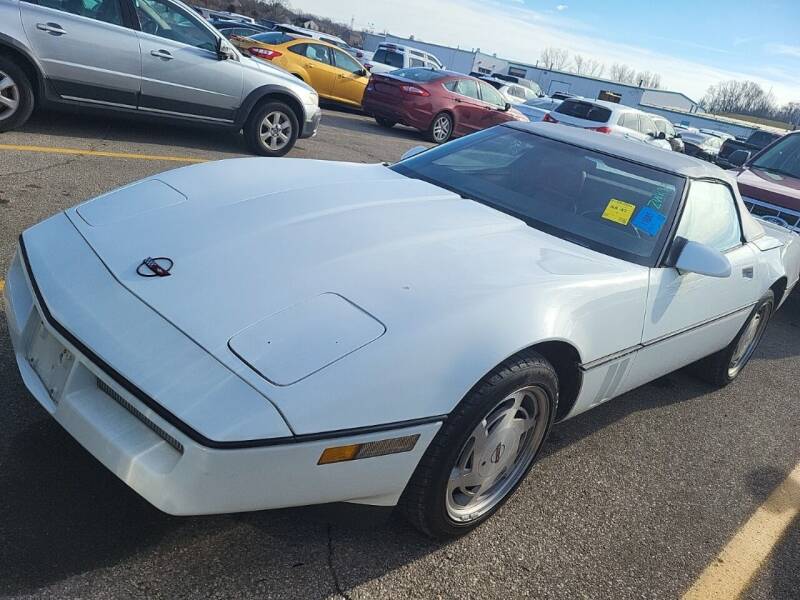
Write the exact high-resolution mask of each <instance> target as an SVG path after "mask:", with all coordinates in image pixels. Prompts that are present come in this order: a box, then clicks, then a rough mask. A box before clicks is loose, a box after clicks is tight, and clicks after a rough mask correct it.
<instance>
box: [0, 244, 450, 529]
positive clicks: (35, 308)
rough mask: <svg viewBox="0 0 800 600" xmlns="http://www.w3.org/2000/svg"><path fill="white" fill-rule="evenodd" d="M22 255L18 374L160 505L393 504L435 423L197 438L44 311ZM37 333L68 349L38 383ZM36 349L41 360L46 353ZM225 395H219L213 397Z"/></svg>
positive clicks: (12, 290) (15, 313) (13, 287)
mask: <svg viewBox="0 0 800 600" xmlns="http://www.w3.org/2000/svg"><path fill="white" fill-rule="evenodd" d="M25 263H26V260H25V259H24V257H23V255H22V252H21V251H18V252H17V255H16V256H15V257H14V259H13V261H12V264H11V268H10V271H9V274H8V278H7V283H6V287H5V290H4V296H5V310H6V315H7V321H8V327H9V332H10V336H11V341H12V344H13V347H14V353H15V357H16V360H17V364H18V366H19V370H20V373H21V375H22V378H23V381H24V382H25V384H26V386H27V387H28V389H29V390H30V392H31V394H32V395H33V396H34V397H35V398H36V399H37V401H38V402H39V403H40V404H41V405H42V406H43V407H44V408H45V410H47V411H48V413H50V415H51V416H52V417H53V418H54V419H55V420H56V421H58V422H59V423H60V424H61V425H62V426H63V427H64V429H65V430H66V431H67V432H68V433H69V434H70V435H72V436H73V437H74V438H75V439H76V440H77V441H78V442H79V443H80V444H81V445H82V446H83V447H84V448H86V449H87V450H88V451H89V452H90V453H91V454H92V455H93V456H94V457H95V458H97V459H98V460H99V461H100V462H101V463H103V464H104V465H105V466H106V467H107V468H108V469H109V470H111V471H112V472H113V473H115V474H116V475H117V476H118V477H119V478H120V479H122V480H123V481H124V482H125V483H127V484H128V485H129V486H130V487H131V488H133V489H134V490H135V491H136V492H137V493H139V494H140V495H141V496H142V497H144V498H145V499H146V500H148V501H149V502H150V503H151V504H153V505H154V506H156V507H157V508H159V509H161V510H162V511H164V512H167V513H170V514H174V515H194V514H213V513H228V512H239V511H250V510H261V509H269V508H281V507H287V506H298V505H306V504H321V503H328V502H342V501H345V502H346V501H350V502H359V503H365V504H375V505H393V504H396V502H397V500H398V499H399V496H400V494H401V493H402V491H403V488H404V487H405V485H406V483H407V481H408V479H409V478H410V477H411V474H412V473H413V471H414V469H415V468H416V465H417V463H418V462H419V460H420V458H421V456H422V454H423V453H424V451H425V449H426V448H427V446H428V444H429V443H430V441H431V440H432V438H433V436H434V435H435V434H436V432H437V430H438V428H439V426H440V423H438V422H434V423H430V422H428V423H422V424H415V425H408V424H406V425H404V426H398V428H397V429H394V430H391V431H387V430H384V429H382V430H377V431H372V432H350V433H347V432H342V434H341V435H338V436H319V439H317V438H315V436H305V437H303V438H295V437H289V438H286V437H282V438H277V439H275V440H274V442H275V443H269V441H264V440H260V441H259V442H260V443H259V444H257V445H254V444H250V443H248V442H247V441H244V442H242V443H240V444H237V443H235V442H234V443H218V442H214V441H213V440H204V439H202V436H201V439H197V437H196V436H194V435H192V434H191V428H189V431H188V432H187V430H186V428H185V427H182V426H180V422H179V421H176V420H175V419H174V417H173V418H168V416H169V413H166V414H165V411H164V410H163V408H162V409H161V410H158V408H159V407H158V406H154V405H152V404H150V403H146V402H144V401H143V399H142V395H141V392H140V390H139V388H137V387H136V386H135V385H134V383H131V382H130V381H129V380H127V379H124V376H123V375H121V374H120V371H124V369H122V368H121V367H120V366H119V365H115V366H112V365H111V364H108V363H106V362H105V361H104V360H103V359H102V358H100V357H99V356H97V354H95V351H94V350H93V349H90V348H88V347H86V346H84V345H83V343H82V342H81V341H80V340H78V339H77V338H75V337H74V336H73V335H72V334H71V333H70V331H69V329H67V328H68V327H69V323H60V322H59V321H57V320H56V318H55V317H54V312H55V314H59V313H58V311H57V310H56V309H55V308H53V311H54V312H51V308H49V307H48V300H47V298H46V297H44V296H43V295H42V294H43V292H42V291H40V290H39V288H38V286H37V284H36V279H35V272H34V271H33V270H32V269H31V268H30V266H29V265H26V264H25ZM90 298H91V297H90V296H88V295H87V296H86V300H87V301H90ZM102 312H103V311H98V313H99V314H100V315H102ZM100 325H102V326H106V325H108V324H107V323H102V324H100ZM34 335H38V336H51V337H52V339H53V340H55V343H56V344H57V345H58V348H63V349H65V350H66V351H67V354H66V355H67V356H68V359H69V360H68V362H67V364H66V366H65V367H64V376H63V377H62V378H60V379H59V381H60V383H59V384H58V385H53V384H52V382H51V381H48V385H47V386H45V384H44V383H43V382H44V379H45V378H43V377H40V375H38V374H37V370H36V369H35V368H34V366H33V364H32V363H35V362H37V360H38V359H39V358H40V356H39V355H38V354H37V352H39V351H38V350H35V346H33V345H32V338H33V336H34ZM40 354H41V358H42V360H44V359H45V358H46V356H45V354H46V353H45V352H41V353H40ZM39 368H40V372H41V367H39ZM175 385H177V382H175ZM225 401H226V399H225V398H217V402H218V403H223V402H225ZM412 434H419V436H420V437H419V439H418V441H417V443H416V445H415V446H414V448H413V449H412V450H411V451H408V452H404V453H399V454H391V455H386V456H379V457H374V458H366V459H362V460H355V461H351V462H342V463H336V464H328V465H318V464H317V462H318V460H319V458H320V455H321V454H322V452H323V450H324V449H325V448H328V447H332V446H342V445H348V444H353V443H364V442H368V441H378V440H384V439H387V438H393V437H399V436H404V435H412ZM209 444H211V445H209Z"/></svg>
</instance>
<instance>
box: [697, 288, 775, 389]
mask: <svg viewBox="0 0 800 600" xmlns="http://www.w3.org/2000/svg"><path fill="white" fill-rule="evenodd" d="M774 310H775V294H774V293H773V292H772V290H767V293H766V294H764V295H763V296H762V297H761V300H759V301H758V303H757V304H756V305H755V307H754V308H753V310H752V311H751V312H750V316H749V317H748V318H747V321H746V322H745V324H744V325H743V326H742V328H741V330H740V331H739V333H738V334H736V337H735V338H733V341H732V342H731V343H730V344H728V346H727V347H725V348H723V349H722V350H720V351H719V352H715V353H714V354H712V355H710V356H707V357H706V358H703V359H701V360H699V361H697V362H695V363H693V364H691V365H690V366H689V369H690V371H691V372H692V373H693V374H694V375H695V376H696V377H698V378H699V379H702V380H703V381H706V382H708V383H710V384H711V385H713V386H716V387H720V388H722V387H725V386H726V385H728V384H729V383H731V382H732V381H733V380H734V379H736V378H737V377H738V376H739V375H740V374H741V372H742V371H743V370H744V368H745V367H746V366H747V363H748V362H750V359H751V358H752V356H753V353H754V352H755V350H756V348H758V344H759V342H760V341H761V338H762V337H763V336H764V331H766V328H767V325H768V324H769V319H770V317H771V316H772V313H773V311H774ZM754 319H758V323H754ZM751 324H752V325H753V326H754V327H757V329H756V330H755V331H754V332H753V333H754V336H755V337H754V338H753V340H752V342H751V343H749V344H748V345H747V347H746V348H745V349H744V354H743V355H742V356H741V358H740V359H739V360H738V361H736V364H734V358H736V354H737V350H739V342H740V341H741V340H742V339H743V338H744V337H745V335H747V334H748V330H749V327H750V326H751Z"/></svg>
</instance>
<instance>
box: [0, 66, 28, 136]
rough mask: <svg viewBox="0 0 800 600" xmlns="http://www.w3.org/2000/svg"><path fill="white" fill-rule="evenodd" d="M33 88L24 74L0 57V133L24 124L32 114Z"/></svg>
mask: <svg viewBox="0 0 800 600" xmlns="http://www.w3.org/2000/svg"><path fill="white" fill-rule="evenodd" d="M33 105H34V96H33V86H32V85H31V81H30V80H29V79H28V76H27V75H26V74H25V72H24V71H23V70H22V69H20V68H19V67H18V66H17V65H16V64H14V63H13V62H12V61H11V60H10V59H8V58H6V57H4V56H0V132H2V131H11V130H12V129H16V128H18V127H21V126H22V125H24V124H25V122H26V121H27V120H28V118H29V117H30V116H31V113H32V112H33Z"/></svg>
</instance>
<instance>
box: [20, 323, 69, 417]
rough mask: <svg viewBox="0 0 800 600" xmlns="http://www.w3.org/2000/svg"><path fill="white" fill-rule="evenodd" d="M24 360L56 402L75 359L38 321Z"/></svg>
mask: <svg viewBox="0 0 800 600" xmlns="http://www.w3.org/2000/svg"><path fill="white" fill-rule="evenodd" d="M25 358H26V359H27V360H28V362H29V363H30V365H31V366H32V367H33V370H34V371H35V372H36V374H37V375H38V376H39V379H41V380H42V383H43V384H44V387H45V388H46V389H47V393H48V394H49V395H50V398H51V399H52V400H53V401H54V402H57V401H58V397H59V396H60V395H61V391H62V390H63V389H64V384H65V383H66V382H67V376H68V375H69V372H70V370H71V369H72V365H73V363H74V362H75V357H74V356H73V355H72V353H71V352H70V351H69V350H67V349H66V348H65V347H64V345H63V344H62V343H61V342H59V341H58V340H57V339H56V338H55V337H54V336H53V335H52V334H51V333H50V332H49V331H48V330H47V328H45V326H44V323H42V322H41V321H39V323H38V324H37V325H36V328H35V329H34V331H33V335H32V336H31V338H30V342H29V343H28V352H27V354H26V357H25Z"/></svg>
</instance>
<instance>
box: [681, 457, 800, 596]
mask: <svg viewBox="0 0 800 600" xmlns="http://www.w3.org/2000/svg"><path fill="white" fill-rule="evenodd" d="M799 514H800V465H797V466H796V467H795V468H794V470H793V471H792V472H791V473H789V476H788V477H787V478H786V479H785V480H784V481H783V483H781V484H780V485H779V486H778V487H777V488H775V490H774V491H773V492H772V493H771V494H770V495H769V498H767V500H766V502H764V504H762V505H761V506H759V507H758V510H756V512H755V513H754V514H753V516H752V517H750V519H749V520H748V521H747V522H746V523H745V524H744V525H743V526H742V527H741V528H740V529H739V531H737V532H736V535H734V536H733V538H732V539H731V540H730V542H728V544H727V545H726V546H725V547H724V548H723V549H722V551H721V552H720V553H719V554H718V555H717V556H716V558H715V559H714V560H713V561H712V562H711V564H710V565H708V567H706V569H705V571H703V573H702V574H701V575H700V577H699V578H698V579H697V581H695V583H694V585H692V587H691V588H689V590H688V591H687V592H686V594H684V596H683V600H700V599H701V598H702V599H705V600H708V599H714V598H738V597H740V596H741V595H742V594H743V593H744V592H745V591H746V590H747V588H748V587H749V586H750V584H751V582H752V581H753V578H754V577H755V575H756V573H758V570H759V568H760V567H761V565H763V564H764V562H765V561H766V560H767V558H768V557H769V554H770V552H771V551H772V549H773V548H774V547H775V545H776V544H777V543H778V542H779V541H780V539H781V537H782V536H783V534H784V533H785V532H786V529H787V528H788V527H789V525H790V524H791V523H792V521H793V520H794V519H795V518H797V517H798V515H799Z"/></svg>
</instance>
